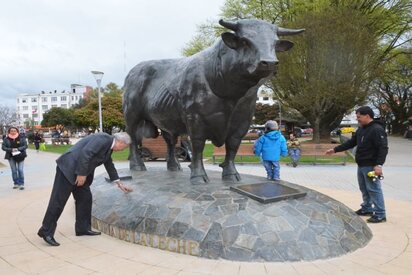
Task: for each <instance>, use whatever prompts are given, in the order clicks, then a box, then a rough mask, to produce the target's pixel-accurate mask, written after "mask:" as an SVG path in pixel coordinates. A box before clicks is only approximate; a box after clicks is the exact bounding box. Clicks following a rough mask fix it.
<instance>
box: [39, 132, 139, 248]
mask: <svg viewBox="0 0 412 275" xmlns="http://www.w3.org/2000/svg"><path fill="white" fill-rule="evenodd" d="M130 143H131V140H130V136H129V135H128V134H127V133H117V134H114V136H111V135H108V134H106V133H99V134H95V135H90V136H88V137H86V138H84V139H82V140H80V141H79V142H77V143H76V145H74V146H73V147H72V148H71V149H70V150H69V151H67V152H66V153H64V154H63V155H62V156H61V157H59V158H58V159H57V160H56V162H57V168H56V177H55V179H54V184H53V190H52V193H51V197H50V201H49V205H48V207H47V211H46V214H45V216H44V219H43V223H42V227H41V228H40V229H39V231H38V233H37V234H38V235H39V236H40V237H41V238H43V239H44V240H45V241H46V242H47V243H48V244H50V245H52V246H58V245H60V244H59V243H58V242H56V240H55V239H54V232H55V231H56V226H57V220H58V219H59V217H60V215H61V213H62V212H63V209H64V206H65V205H66V202H67V200H68V199H69V196H70V194H73V197H74V200H75V207H76V224H75V231H76V236H82V235H91V236H93V235H100V234H101V233H100V232H96V231H92V230H91V213H92V193H91V192H90V185H91V184H92V182H93V177H94V170H95V168H96V167H97V166H100V165H101V164H104V166H105V168H106V171H107V173H108V174H109V177H110V180H111V181H112V182H115V183H116V184H117V186H118V187H119V188H120V189H121V190H122V191H123V192H126V193H127V192H130V191H132V189H130V188H128V187H127V186H124V185H123V183H122V182H120V179H119V176H118V174H117V171H116V168H115V167H114V165H113V161H112V157H111V154H112V152H113V151H122V150H124V149H126V148H127V147H128V146H129V144H130Z"/></svg>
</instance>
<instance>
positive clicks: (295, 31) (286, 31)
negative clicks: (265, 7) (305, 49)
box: [278, 27, 305, 35]
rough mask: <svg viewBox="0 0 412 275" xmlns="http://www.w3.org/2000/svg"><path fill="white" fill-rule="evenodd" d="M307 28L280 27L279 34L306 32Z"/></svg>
mask: <svg viewBox="0 0 412 275" xmlns="http://www.w3.org/2000/svg"><path fill="white" fill-rule="evenodd" d="M304 31H305V29H297V30H294V29H286V28H281V27H278V35H294V34H299V33H301V32H304Z"/></svg>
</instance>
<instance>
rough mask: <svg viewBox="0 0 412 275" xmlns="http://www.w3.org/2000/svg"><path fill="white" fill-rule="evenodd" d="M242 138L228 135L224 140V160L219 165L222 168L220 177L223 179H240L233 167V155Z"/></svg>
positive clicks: (234, 155)
mask: <svg viewBox="0 0 412 275" xmlns="http://www.w3.org/2000/svg"><path fill="white" fill-rule="evenodd" d="M241 142H242V140H241V139H240V138H238V137H229V138H228V139H227V140H226V142H225V148H226V156H225V161H224V162H223V163H221V164H220V165H219V166H220V167H222V168H223V172H222V179H223V180H225V181H234V182H235V181H240V180H241V178H240V175H239V173H238V171H237V170H236V167H235V157H236V153H237V150H238V149H239V146H240V143H241Z"/></svg>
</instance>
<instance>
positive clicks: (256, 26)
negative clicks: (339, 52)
mask: <svg viewBox="0 0 412 275" xmlns="http://www.w3.org/2000/svg"><path fill="white" fill-rule="evenodd" d="M219 24H220V25H222V26H223V27H225V28H227V29H229V30H232V31H234V33H232V32H225V33H223V34H222V40H223V42H224V43H225V44H226V46H228V47H229V48H231V49H233V50H235V51H236V52H237V57H236V64H231V65H232V66H233V65H235V66H240V67H241V68H243V69H246V70H247V72H248V74H250V75H256V76H258V77H266V76H268V75H270V74H271V73H274V72H275V71H276V67H277V64H278V63H279V60H278V58H277V56H276V52H283V51H287V50H289V49H290V48H292V47H293V43H292V42H290V41H288V40H283V39H279V37H278V36H283V35H294V34H298V33H301V32H303V31H304V29H298V30H293V29H285V28H280V27H278V26H276V25H272V24H269V23H267V22H265V21H262V20H239V21H237V22H229V21H224V20H222V19H221V20H219ZM232 61H233V60H232ZM227 65H228V64H227ZM229 66H230V65H229ZM238 68H239V67H238ZM239 69H240V68H239Z"/></svg>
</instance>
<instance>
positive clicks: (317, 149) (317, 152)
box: [300, 142, 347, 165]
mask: <svg viewBox="0 0 412 275" xmlns="http://www.w3.org/2000/svg"><path fill="white" fill-rule="evenodd" d="M333 147H335V145H333V144H329V143H319V144H315V143H305V142H303V143H301V145H300V154H301V156H312V157H315V160H314V162H313V165H316V164H342V165H346V161H347V155H346V153H345V152H338V153H335V154H332V155H326V154H325V152H326V151H327V150H328V149H331V148H333ZM337 156H338V157H341V159H342V161H339V162H336V163H331V162H329V161H328V162H327V163H324V162H322V160H327V159H331V158H336V157H337Z"/></svg>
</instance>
